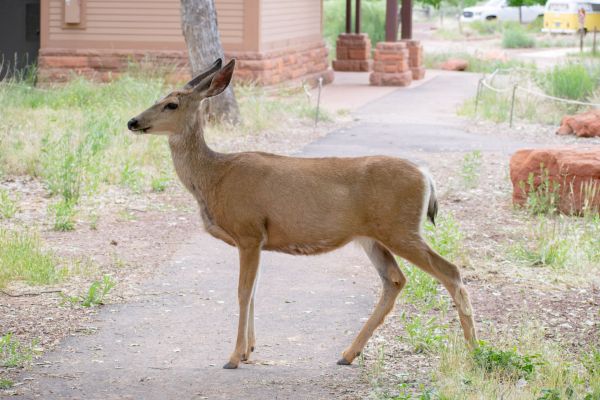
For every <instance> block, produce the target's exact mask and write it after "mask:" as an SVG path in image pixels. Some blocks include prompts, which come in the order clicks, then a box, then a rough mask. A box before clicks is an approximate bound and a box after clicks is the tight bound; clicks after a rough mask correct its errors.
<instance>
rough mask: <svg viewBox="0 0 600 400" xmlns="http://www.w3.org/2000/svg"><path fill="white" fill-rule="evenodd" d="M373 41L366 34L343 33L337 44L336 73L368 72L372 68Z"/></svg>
mask: <svg viewBox="0 0 600 400" xmlns="http://www.w3.org/2000/svg"><path fill="white" fill-rule="evenodd" d="M370 58H371V40H370V39H369V35H368V34H366V33H342V34H340V35H339V36H338V39H337V42H336V60H333V63H332V64H333V65H332V66H333V70H334V71H355V72H368V71H369V69H370V66H371V60H370Z"/></svg>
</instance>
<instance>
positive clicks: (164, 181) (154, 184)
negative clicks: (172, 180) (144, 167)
mask: <svg viewBox="0 0 600 400" xmlns="http://www.w3.org/2000/svg"><path fill="white" fill-rule="evenodd" d="M168 185H169V178H168V177H166V176H156V177H153V178H152V180H151V181H150V187H151V188H152V191H153V192H156V193H161V192H164V191H165V189H166V188H167V186H168Z"/></svg>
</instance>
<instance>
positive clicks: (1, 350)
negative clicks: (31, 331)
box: [0, 333, 37, 387]
mask: <svg viewBox="0 0 600 400" xmlns="http://www.w3.org/2000/svg"><path fill="white" fill-rule="evenodd" d="M36 346H37V342H36V341H33V342H32V343H31V344H30V345H28V346H27V345H24V344H23V343H21V342H20V341H19V340H17V339H16V338H14V337H13V335H12V334H11V333H7V334H6V335H4V336H1V337H0V367H6V368H23V367H25V366H27V365H28V364H29V363H31V360H32V359H33V356H34V354H35V353H36V350H35V347H36ZM9 382H10V381H9ZM7 384H8V383H7ZM9 387H10V386H9Z"/></svg>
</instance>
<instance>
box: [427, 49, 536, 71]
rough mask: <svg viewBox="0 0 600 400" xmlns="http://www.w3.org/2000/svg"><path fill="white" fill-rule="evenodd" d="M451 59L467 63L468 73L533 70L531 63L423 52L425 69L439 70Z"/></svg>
mask: <svg viewBox="0 0 600 400" xmlns="http://www.w3.org/2000/svg"><path fill="white" fill-rule="evenodd" d="M451 58H459V59H463V60H466V61H467V62H468V63H469V66H468V67H467V71H468V72H481V73H490V72H493V71H495V70H496V69H498V68H501V69H508V68H534V66H533V65H532V64H531V63H525V62H523V61H519V60H510V59H508V60H493V59H486V58H484V57H483V56H482V55H480V54H471V53H466V52H442V53H431V52H425V55H424V61H423V62H424V64H425V67H426V68H432V69H439V68H440V66H441V65H442V64H443V63H444V62H445V61H446V60H448V59H451Z"/></svg>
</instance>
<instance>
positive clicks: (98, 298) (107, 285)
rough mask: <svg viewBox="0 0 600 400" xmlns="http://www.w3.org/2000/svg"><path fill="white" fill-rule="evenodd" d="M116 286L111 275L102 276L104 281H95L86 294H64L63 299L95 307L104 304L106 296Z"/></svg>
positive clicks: (83, 305)
mask: <svg viewBox="0 0 600 400" xmlns="http://www.w3.org/2000/svg"><path fill="white" fill-rule="evenodd" d="M114 287H115V281H114V279H113V278H112V277H111V276H110V275H104V276H102V281H94V282H92V284H91V285H90V287H89V289H88V291H87V293H86V295H85V296H71V297H69V296H64V295H63V301H64V302H69V303H71V304H78V305H80V306H82V307H93V306H99V305H102V304H104V298H105V297H106V296H107V295H108V293H109V292H110V291H111V290H112V289H113V288H114Z"/></svg>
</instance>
